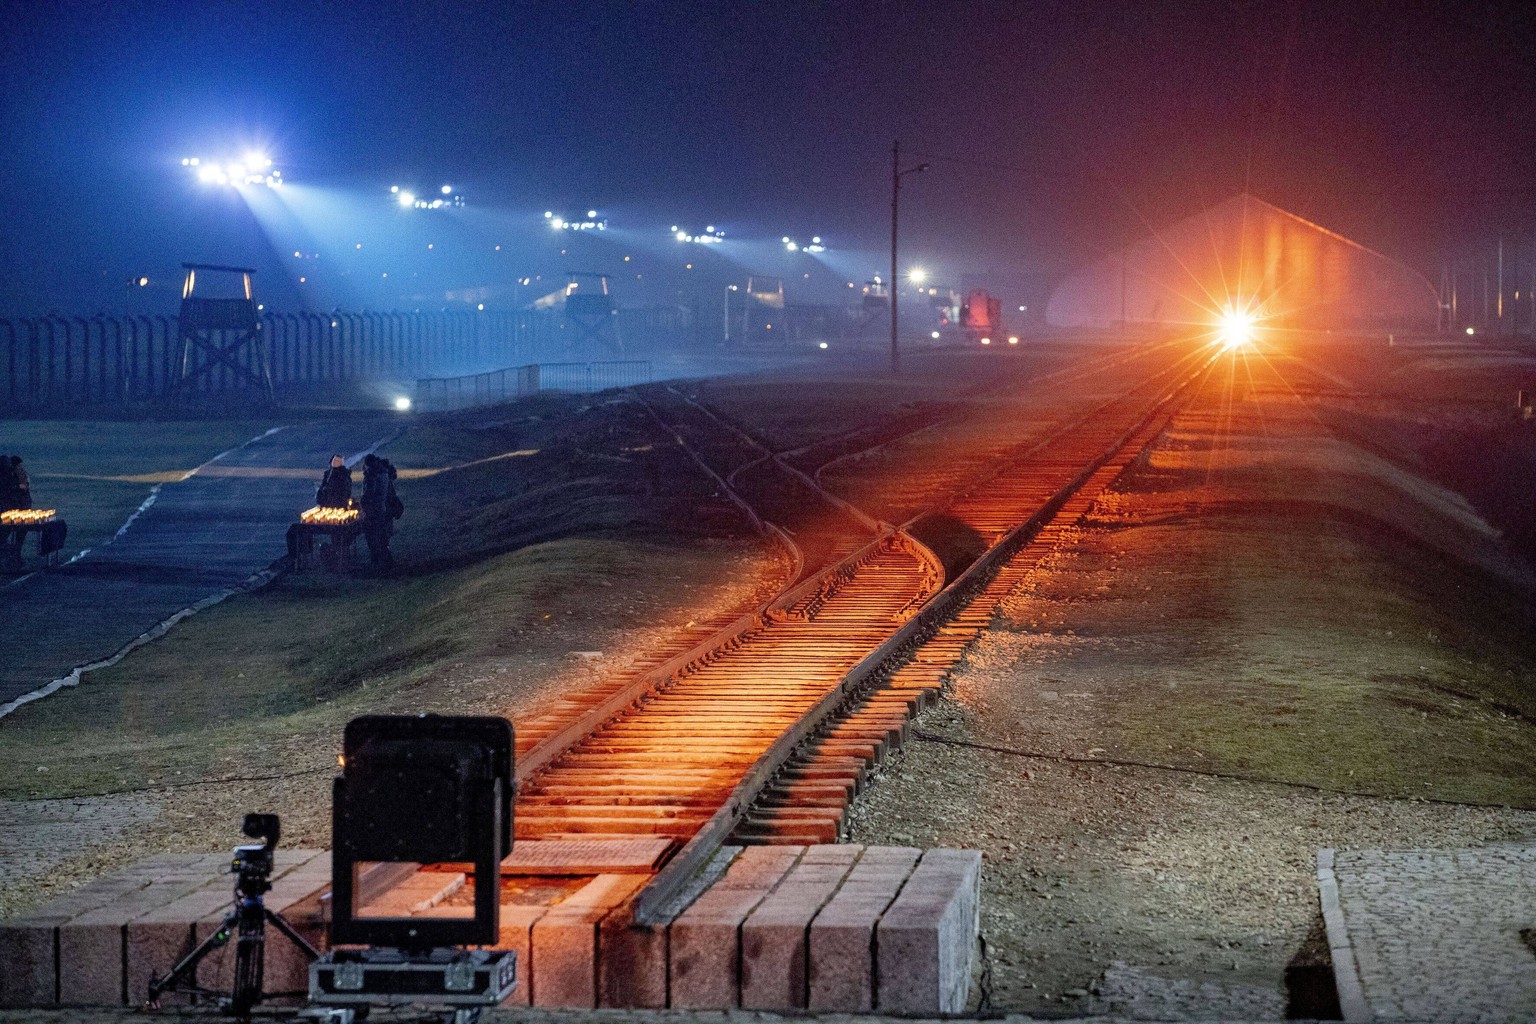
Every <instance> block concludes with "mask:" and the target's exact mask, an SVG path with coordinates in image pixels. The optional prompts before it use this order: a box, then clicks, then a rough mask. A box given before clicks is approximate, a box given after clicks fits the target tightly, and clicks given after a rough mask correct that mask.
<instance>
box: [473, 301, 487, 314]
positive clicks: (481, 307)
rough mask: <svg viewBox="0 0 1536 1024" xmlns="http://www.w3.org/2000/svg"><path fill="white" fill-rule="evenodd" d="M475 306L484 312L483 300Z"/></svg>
mask: <svg viewBox="0 0 1536 1024" xmlns="http://www.w3.org/2000/svg"><path fill="white" fill-rule="evenodd" d="M475 308H476V309H478V310H480V311H481V312H484V311H485V303H483V302H482V303H480V304H479V305H477V306H476V307H475Z"/></svg>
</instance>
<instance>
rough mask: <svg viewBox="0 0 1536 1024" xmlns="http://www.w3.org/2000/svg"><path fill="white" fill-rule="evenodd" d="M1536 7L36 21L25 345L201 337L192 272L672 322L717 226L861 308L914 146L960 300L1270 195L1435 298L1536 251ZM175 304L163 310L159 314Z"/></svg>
mask: <svg viewBox="0 0 1536 1024" xmlns="http://www.w3.org/2000/svg"><path fill="white" fill-rule="evenodd" d="M1533 12H1536V5H1531V4H1518V5H1517V4H1506V5H1488V4H1476V3H1453V2H1447V3H1430V2H1420V3H1415V2H1408V3H1347V2H1345V3H1338V2H1322V0H1296V2H1291V3H1218V2H1198V0H1185V2H1180V3H1156V2H1123V0H1095V2H1086V0H1079V2H1039V3H972V2H955V0H948V2H938V3H895V2H888V3H858V2H844V3H792V2H790V3H777V4H729V3H720V4H702V3H681V2H678V3H666V4H661V3H657V4H648V3H577V2H573V3H561V4H542V3H529V4H521V3H506V2H503V3H464V4H459V5H446V4H434V3H428V2H416V3H411V4H396V3H381V4H369V5H342V4H319V3H316V4H304V5H297V4H287V3H259V4H257V3H239V4H221V3H167V4H155V5H139V4H87V3H70V4H58V3H11V4H7V5H5V7H4V11H3V13H0V21H3V24H0V95H3V107H0V138H3V139H4V140H5V144H4V147H3V151H0V189H3V191H0V194H3V196H4V197H5V213H4V214H3V220H0V224H3V229H0V315H3V314H5V313H11V312H15V313H31V312H38V311H41V310H43V309H47V308H58V309H61V310H65V311H71V312H73V311H89V310H93V309H96V308H106V309H119V308H129V307H131V308H134V309H135V311H163V312H172V311H173V308H174V287H173V285H172V283H171V282H173V279H174V277H175V273H176V272H175V268H176V265H177V264H178V263H179V262H180V261H182V260H184V259H203V260H219V261H238V262H247V261H249V262H253V263H254V264H255V265H257V266H259V267H261V268H263V276H261V277H260V278H259V283H260V286H261V287H262V288H263V290H264V293H265V294H268V295H272V296H276V297H277V298H275V299H274V301H280V300H287V301H289V302H290V303H291V302H294V301H306V302H310V303H311V304H317V305H327V304H335V305H341V306H344V307H357V306H360V305H364V304H372V305H374V306H375V307H377V306H378V305H380V304H383V303H386V302H388V301H389V300H390V299H391V298H395V299H398V298H399V297H398V296H393V295H392V294H391V293H390V292H388V291H387V290H381V284H380V282H381V281H382V280H384V279H382V278H381V275H382V274H388V273H390V272H391V268H393V275H392V276H393V280H394V281H395V282H401V281H402V278H409V277H410V275H411V274H412V273H418V272H419V274H420V275H422V276H421V277H420V282H421V283H420V284H419V285H418V286H417V292H418V293H420V294H418V295H417V296H416V297H417V298H418V299H419V298H420V296H421V295H426V296H427V297H428V298H432V297H434V296H438V295H440V293H441V292H442V291H443V290H444V289H447V288H465V289H474V288H478V289H481V292H482V293H483V294H485V295H487V296H489V297H490V299H491V301H507V296H508V294H509V293H508V286H509V282H510V280H511V279H512V278H514V277H516V276H519V275H522V274H524V273H532V272H534V271H539V272H541V274H544V275H557V274H558V272H559V271H560V270H561V269H562V268H563V269H570V267H569V266H568V265H567V264H568V263H569V261H570V260H571V259H577V258H579V259H581V260H584V261H585V262H587V263H594V262H596V263H601V264H602V265H601V266H596V267H595V268H594V269H601V270H609V271H612V270H613V269H614V267H616V266H618V264H617V263H616V262H615V261H617V260H619V259H620V258H621V257H620V256H619V254H620V253H624V254H630V253H631V252H632V253H633V255H634V257H635V262H634V266H636V267H639V266H642V265H643V266H645V267H652V266H657V269H656V270H655V272H654V273H653V274H652V277H651V279H650V280H649V281H646V280H643V279H642V280H638V281H634V282H629V283H630V284H631V285H632V286H633V287H632V289H631V290H632V293H633V294H631V295H629V296H626V295H625V294H624V291H623V290H622V289H620V292H619V295H620V300H621V301H625V300H626V299H628V301H634V302H640V301H661V300H667V299H670V298H673V297H678V298H681V297H683V293H684V292H686V291H687V289H688V288H689V287H691V286H690V285H689V284H688V282H689V281H690V280H691V279H689V278H688V277H687V276H686V275H684V274H683V273H682V271H681V269H680V268H679V267H671V266H670V263H680V262H681V261H682V260H683V259H684V258H685V257H691V256H692V255H693V254H692V253H684V252H681V251H680V250H681V249H690V250H691V249H695V248H698V247H691V246H688V247H678V248H676V249H668V248H667V247H666V245H665V244H664V243H666V242H667V241H668V240H667V238H666V237H665V236H666V229H667V228H668V227H669V226H670V225H671V224H674V223H678V222H680V221H681V222H684V223H686V224H688V225H690V226H692V227H694V228H697V227H701V226H703V225H704V224H705V223H713V224H719V225H720V226H722V227H723V228H724V229H725V230H726V232H727V235H728V238H729V239H731V240H733V241H735V240H740V241H742V242H753V243H762V244H761V245H760V246H758V248H756V249H754V250H752V251H751V253H750V254H749V255H741V254H738V255H737V256H736V257H735V260H734V262H728V261H725V260H723V259H722V258H718V254H715V253H711V254H708V257H709V259H710V260H713V261H714V262H713V263H711V264H710V265H709V267H706V266H704V262H705V261H704V260H702V259H701V261H700V264H701V265H700V268H699V269H700V270H706V269H708V270H710V273H711V274H712V277H711V278H710V281H711V283H710V285H709V286H708V287H710V288H713V287H715V286H716V283H717V282H718V281H719V280H723V279H726V278H728V277H729V276H730V274H731V273H734V272H735V271H736V270H739V269H741V268H742V267H745V268H746V269H751V270H761V271H764V272H771V273H776V274H781V275H783V276H784V277H785V279H786V287H788V288H790V289H791V299H792V300H794V299H795V298H797V297H800V298H803V299H804V300H805V301H833V300H836V299H837V298H839V295H838V294H837V293H836V289H837V288H845V287H846V283H847V281H855V282H857V283H862V282H863V281H865V280H867V279H868V278H869V277H870V275H872V274H875V273H879V272H881V269H882V267H883V266H884V265H885V263H886V261H887V259H888V256H887V255H886V251H885V248H886V246H887V245H888V236H887V231H888V227H889V172H890V146H891V141H892V139H894V138H898V137H899V138H900V139H901V140H902V145H903V149H904V151H908V152H910V153H911V154H912V155H911V161H912V162H916V161H919V160H922V161H928V162H929V163H930V164H931V167H930V169H929V170H928V171H927V172H925V173H923V174H920V175H916V176H913V177H910V178H908V179H906V186H905V187H904V190H903V207H902V210H903V241H904V244H903V251H904V253H907V254H911V259H910V260H909V259H907V258H905V257H904V259H903V263H904V264H906V265H915V264H917V263H922V264H924V265H926V266H928V267H929V268H931V276H932V277H934V278H936V279H941V280H944V281H946V282H952V283H955V284H959V283H960V282H961V281H962V280H971V279H976V277H975V275H1004V276H1007V275H1022V274H1042V275H1047V276H1048V275H1052V274H1059V273H1061V272H1064V271H1066V270H1069V269H1071V268H1072V267H1073V266H1075V265H1077V264H1078V263H1080V262H1083V261H1086V260H1087V259H1090V258H1092V257H1093V256H1095V255H1097V254H1100V253H1102V252H1103V251H1105V250H1106V249H1108V248H1111V247H1113V246H1115V245H1117V244H1118V243H1119V242H1120V241H1121V240H1124V239H1127V238H1129V237H1131V236H1132V235H1133V234H1135V233H1137V232H1138V231H1139V230H1141V227H1142V224H1143V222H1145V223H1150V224H1154V225H1155V224H1159V223H1163V222H1167V221H1169V220H1171V219H1173V218H1177V217H1179V216H1183V215H1185V214H1188V213H1192V212H1194V211H1196V210H1198V209H1200V208H1201V207H1202V206H1203V205H1206V204H1208V203H1214V202H1217V201H1219V200H1221V199H1223V198H1225V197H1227V196H1229V195H1231V194H1233V193H1235V192H1238V191H1241V190H1243V189H1244V188H1247V189H1249V190H1251V191H1253V192H1254V193H1255V194H1257V195H1259V196H1261V197H1262V198H1264V199H1267V200H1269V201H1270V202H1273V203H1275V204H1277V205H1279V206H1282V207H1285V208H1287V209H1290V210H1292V211H1294V212H1296V213H1299V214H1301V215H1303V216H1305V217H1308V218H1310V219H1313V220H1315V221H1318V222H1319V223H1321V224H1323V225H1324V226H1327V227H1330V228H1332V229H1335V230H1337V231H1339V232H1341V233H1343V234H1346V235H1348V236H1350V237H1353V238H1356V239H1357V240H1359V241H1362V242H1364V243H1366V244H1368V245H1371V246H1373V247H1376V248H1379V249H1381V250H1383V251H1385V252H1387V253H1388V254H1389V255H1393V256H1397V257H1399V258H1402V259H1404V260H1406V261H1408V262H1410V263H1411V264H1413V265H1415V266H1416V267H1418V268H1419V269H1421V270H1423V271H1425V272H1426V273H1428V274H1429V275H1430V276H1432V277H1433V276H1434V275H1435V273H1436V272H1437V270H1438V267H1439V264H1440V261H1441V260H1442V259H1443V258H1444V256H1445V254H1446V253H1447V252H1448V251H1450V250H1451V249H1452V248H1455V247H1466V246H1469V245H1474V244H1481V243H1482V241H1483V240H1486V239H1488V238H1493V237H1496V236H1497V235H1498V234H1499V233H1500V232H1504V233H1506V234H1508V235H1511V236H1515V237H1523V238H1525V239H1526V240H1527V244H1529V240H1530V239H1531V238H1532V234H1533V232H1536V216H1533V213H1536V70H1533V69H1536V61H1533V53H1536V13H1533ZM251 145H260V146H263V147H265V148H266V150H267V151H268V152H270V153H271V154H272V156H273V157H274V158H275V159H276V160H277V162H278V164H279V165H280V166H281V167H282V168H283V170H284V174H285V176H286V177H287V178H288V180H289V181H290V182H292V183H294V184H295V185H307V186H312V187H313V188H314V189H316V190H320V191H317V192H316V193H315V194H316V196H318V197H320V198H321V199H326V197H329V200H330V202H329V203H328V204H327V203H312V204H311V205H310V208H308V210H307V211H305V212H303V213H302V215H301V216H298V217H297V218H290V219H289V220H288V221H287V222H286V226H285V225H284V224H279V223H277V222H276V221H275V220H273V219H272V218H271V217H265V218H264V217H260V216H254V215H253V214H252V212H251V211H250V209H248V208H247V203H246V202H245V201H244V200H242V199H241V198H240V197H239V196H238V195H236V194H235V193H233V192H232V191H231V190H221V189H209V188H207V187H204V186H199V185H198V184H197V183H196V182H195V181H193V180H191V178H190V176H189V175H188V174H187V173H186V172H185V169H184V168H183V167H181V166H180V160H181V158H182V157H184V156H189V155H197V154H214V153H226V152H227V153H230V154H233V153H236V152H239V151H242V150H244V149H245V148H247V147H248V146H251ZM438 181H442V182H451V183H452V184H453V185H454V187H455V188H456V189H458V190H460V191H462V193H463V194H464V195H465V198H466V202H467V204H468V205H467V206H466V207H465V209H464V210H463V211H455V213H454V214H452V215H451V216H454V217H456V218H457V220H456V222H455V223H454V224H452V225H451V226H449V225H447V224H446V222H445V221H442V220H440V221H439V222H438V224H432V223H430V222H427V221H425V220H423V219H422V218H417V219H415V220H407V219H405V215H403V214H401V212H400V211H398V210H396V209H393V208H392V207H391V206H390V204H389V201H388V200H389V197H388V187H389V185H390V184H393V183H399V182H408V183H427V184H434V183H436V182H438ZM321 207H323V210H322V209H321ZM589 207H594V208H597V209H599V210H601V211H602V213H603V216H605V217H607V218H608V220H609V223H610V225H611V226H612V227H613V228H614V229H615V230H620V229H622V231H623V232H624V233H622V234H619V235H615V236H614V238H612V239H610V240H609V241H608V242H607V243H605V245H606V248H602V249H599V248H594V243H592V242H591V241H589V240H585V239H583V240H581V244H582V245H583V246H585V247H586V248H585V249H584V250H583V251H581V252H580V253H567V254H565V256H564V259H565V260H566V263H561V261H560V258H558V257H559V254H558V252H557V251H556V250H557V249H558V248H559V247H560V244H561V240H552V238H551V236H550V234H549V233H547V232H545V226H544V224H543V223H542V222H541V215H542V212H543V211H544V210H547V209H555V210H557V211H560V212H562V213H571V212H580V211H584V210H585V209H586V208H589ZM317 210H319V211H320V212H318V213H317V212H316V211H317ZM436 216H438V217H440V218H442V217H444V216H445V215H443V214H437V215H436ZM540 232H545V233H544V234H540ZM813 234H819V235H822V236H825V237H826V239H827V243H828V246H829V252H828V254H827V259H826V260H824V261H820V262H819V263H818V264H817V265H816V266H815V267H814V270H815V271H816V273H815V274H813V275H812V276H803V275H802V274H800V273H797V271H799V270H800V269H801V267H800V265H799V264H794V265H793V266H791V265H789V264H788V263H786V262H785V261H784V259H783V258H782V254H776V255H775V254H773V253H774V246H772V245H769V244H768V243H777V241H778V239H779V237H780V236H782V235H792V236H795V237H797V238H800V239H802V240H804V239H808V238H809V237H810V236H811V235H813ZM433 237H436V238H437V239H438V241H437V243H436V244H437V246H438V248H434V249H433V250H432V251H431V256H430V259H432V260H435V261H436V262H435V263H433V264H432V265H431V267H430V268H427V265H426V264H422V265H421V266H418V265H417V263H416V261H417V260H418V259H421V258H425V257H424V256H423V254H424V253H425V252H426V250H425V248H424V244H423V243H424V241H425V240H429V239H431V238H433ZM354 238H355V239H356V240H357V241H356V243H354V244H353V245H348V244H346V243H351V242H353V239H354ZM614 239H618V240H617V241H616V240H614ZM652 239H654V241H652ZM642 242H643V244H642ZM493 243H495V244H502V245H504V247H505V248H504V250H493V249H492V248H491V246H492V244H493ZM355 244H361V245H363V246H364V249H363V250H357V249H355ZM646 246H650V248H649V249H647V248H646ZM295 247H297V249H298V250H299V251H305V250H306V249H308V248H313V249H316V250H324V252H323V253H322V255H324V256H325V257H326V258H327V260H328V262H327V263H326V264H325V265H323V266H320V267H318V268H315V267H311V268H310V269H311V272H312V273H317V274H318V276H317V278H316V280H317V281H318V280H320V279H322V278H325V277H326V275H327V274H332V275H336V274H341V275H342V277H345V278H346V281H347V282H350V283H343V282H342V277H331V278H329V279H328V280H329V281H330V284H329V285H327V288H328V289H329V290H328V292H327V293H326V294H323V295H313V294H311V295H306V296H305V297H304V298H299V297H298V295H300V294H303V293H302V291H301V292H299V293H297V294H296V293H295V292H294V291H293V289H294V288H295V287H297V286H296V285H295V284H294V281H295V280H296V278H297V276H298V275H299V274H300V272H301V271H300V269H298V264H297V263H294V262H289V263H285V262H284V261H285V260H290V261H291V260H292V259H293V257H292V252H291V251H289V250H293V249H295ZM343 249H346V250H350V251H351V252H352V253H353V256H349V257H347V258H351V259H354V262H352V263H344V258H343V256H342V255H341V252H342V250H343ZM493 251H495V252H498V253H499V254H504V258H503V256H502V255H499V256H498V257H497V258H498V259H500V262H496V261H494V260H492V259H491V258H490V257H488V256H487V255H486V254H487V253H489V252H493ZM364 252H366V253H367V255H368V257H370V258H372V259H374V260H375V261H376V262H363V261H364V256H363V255H360V254H361V253H364ZM455 253H458V254H459V255H455ZM800 258H802V259H810V258H809V257H804V256H803V254H802V255H801V256H800ZM659 263H668V264H669V265H668V267H667V268H666V270H665V272H663V269H662V268H661V267H660V266H659V265H658V264H659ZM343 267H345V268H346V270H345V273H344V274H343V271H342V269H341V268H343ZM619 269H622V270H626V271H627V270H629V269H630V268H628V267H620V268H619ZM807 273H810V272H809V271H807ZM139 274H145V275H148V276H151V277H152V278H154V280H155V287H154V288H152V289H147V290H146V291H145V293H144V294H134V293H133V291H132V290H131V289H127V288H126V287H125V283H126V281H127V280H128V279H129V278H130V277H131V276H137V275H139ZM630 276H631V277H633V274H631V275H630ZM429 278H430V280H428V279H429ZM544 280H553V277H542V276H541V281H544ZM802 281H803V289H804V294H803V296H796V294H795V293H794V290H793V289H794V288H795V287H797V286H800V285H801V282H802ZM365 282H367V283H365ZM391 287H393V285H392V286H391ZM400 287H405V285H404V284H401V285H400ZM698 287H699V288H700V289H701V290H705V285H704V284H703V283H702V282H701V283H700V285H699V286H698ZM433 289H436V291H435V292H434V291H433ZM526 297H527V296H526V294H524V295H522V296H520V298H526ZM125 303H127V304H128V305H127V306H125ZM147 307H153V308H152V309H150V308H147Z"/></svg>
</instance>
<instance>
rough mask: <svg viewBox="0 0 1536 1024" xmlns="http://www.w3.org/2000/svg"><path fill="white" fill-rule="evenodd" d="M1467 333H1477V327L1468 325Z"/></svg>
mask: <svg viewBox="0 0 1536 1024" xmlns="http://www.w3.org/2000/svg"><path fill="white" fill-rule="evenodd" d="M1467 333H1468V334H1476V333H1477V329H1476V328H1473V327H1468V328H1467Z"/></svg>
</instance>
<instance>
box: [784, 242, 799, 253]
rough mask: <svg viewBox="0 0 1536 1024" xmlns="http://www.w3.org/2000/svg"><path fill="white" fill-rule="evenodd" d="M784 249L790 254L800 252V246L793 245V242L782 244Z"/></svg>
mask: <svg viewBox="0 0 1536 1024" xmlns="http://www.w3.org/2000/svg"><path fill="white" fill-rule="evenodd" d="M784 248H786V249H788V250H789V251H790V252H799V251H800V246H799V245H797V244H795V243H794V242H785V243H784Z"/></svg>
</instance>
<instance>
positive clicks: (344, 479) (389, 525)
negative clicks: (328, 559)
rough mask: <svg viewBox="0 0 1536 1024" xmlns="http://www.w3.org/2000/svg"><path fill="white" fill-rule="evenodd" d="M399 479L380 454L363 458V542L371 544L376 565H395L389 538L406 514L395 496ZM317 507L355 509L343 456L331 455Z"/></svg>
mask: <svg viewBox="0 0 1536 1024" xmlns="http://www.w3.org/2000/svg"><path fill="white" fill-rule="evenodd" d="M398 476H399V473H398V472H397V471H396V469H395V467H394V464H393V463H391V462H390V461H389V460H388V459H385V458H381V457H379V456H377V455H373V454H371V453H370V454H368V455H365V456H363V497H362V500H361V502H359V505H358V509H359V511H360V512H361V516H360V519H361V523H362V528H363V540H365V541H366V542H367V543H368V559H369V561H371V562H372V563H373V564H374V565H378V566H382V567H384V568H390V567H392V566H393V565H394V564H395V557H394V555H392V554H390V551H389V538H390V537H391V535H393V534H394V532H395V520H396V519H399V518H400V517H401V516H402V515H404V514H405V503H404V502H402V501H401V500H400V496H399V495H398V494H396V493H395V479H396V478H397V477H398ZM315 504H316V505H319V506H320V507H321V508H350V507H351V506H352V470H351V469H349V468H348V467H347V460H346V459H343V458H342V457H341V456H340V455H332V456H331V465H330V468H329V469H327V470H326V471H325V475H324V476H323V477H321V478H320V487H319V489H318V490H317V491H315Z"/></svg>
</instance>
